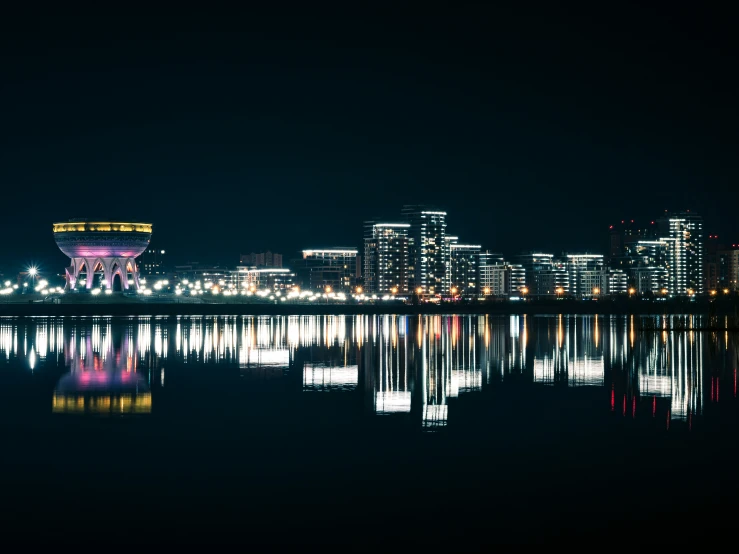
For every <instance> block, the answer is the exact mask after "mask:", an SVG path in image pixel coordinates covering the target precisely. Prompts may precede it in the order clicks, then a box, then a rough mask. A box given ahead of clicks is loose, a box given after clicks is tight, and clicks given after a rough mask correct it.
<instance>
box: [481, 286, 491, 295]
mask: <svg viewBox="0 0 739 554" xmlns="http://www.w3.org/2000/svg"><path fill="white" fill-rule="evenodd" d="M483 293H484V294H486V295H488V294H490V287H485V288H484V289H483Z"/></svg>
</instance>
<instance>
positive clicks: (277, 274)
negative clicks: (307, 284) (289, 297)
mask: <svg viewBox="0 0 739 554" xmlns="http://www.w3.org/2000/svg"><path fill="white" fill-rule="evenodd" d="M219 284H220V283H219ZM227 284H228V285H231V288H232V289H235V290H237V291H250V290H253V289H256V290H265V289H268V290H272V291H282V290H288V289H292V288H293V286H295V274H294V273H293V272H292V271H290V269H288V268H286V267H259V268H256V267H244V266H238V267H237V268H236V270H235V271H231V272H230V280H229V281H228V283H227Z"/></svg>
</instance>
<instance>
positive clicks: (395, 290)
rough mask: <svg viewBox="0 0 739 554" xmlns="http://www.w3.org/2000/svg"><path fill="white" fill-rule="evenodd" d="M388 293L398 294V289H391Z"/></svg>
mask: <svg viewBox="0 0 739 554" xmlns="http://www.w3.org/2000/svg"><path fill="white" fill-rule="evenodd" d="M390 292H392V293H393V294H398V287H393V288H391V289H390Z"/></svg>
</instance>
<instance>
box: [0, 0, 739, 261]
mask: <svg viewBox="0 0 739 554" xmlns="http://www.w3.org/2000/svg"><path fill="white" fill-rule="evenodd" d="M450 6H454V8H452V7H447V8H444V7H438V8H434V9H431V8H429V7H427V8H425V9H419V10H415V11H411V10H407V11H406V10H398V9H393V10H390V11H384V12H383V11H381V10H379V9H378V10H375V11H372V10H369V11H365V12H362V13H339V12H335V11H333V12H326V13H318V12H298V11H294V10H291V9H290V7H289V5H286V6H283V8H282V9H281V11H280V13H273V14H268V13H264V12H253V13H248V12H241V13H232V14H229V15H228V16H223V17H221V18H216V17H208V16H205V15H203V14H195V15H192V16H191V17H190V16H185V15H178V14H176V13H173V14H169V15H168V16H167V17H158V16H151V17H146V18H145V17H136V18H127V17H125V16H121V15H117V16H115V17H104V16H102V15H101V16H98V17H89V16H88V17H85V18H74V17H71V16H56V17H54V18H53V19H52V18H50V19H49V20H48V21H45V20H40V19H38V18H28V17H22V18H18V19H17V20H6V21H5V22H4V25H5V27H4V28H3V32H2V33H0V64H1V65H0V67H1V71H0V102H1V105H2V108H1V109H0V129H2V133H0V141H2V142H1V144H0V189H2V194H1V199H0V206H2V210H1V212H0V237H2V239H1V240H0V269H1V268H5V269H6V271H14V270H15V269H16V266H20V265H22V264H25V263H27V262H29V261H39V262H41V263H45V264H51V265H59V269H60V270H61V268H62V267H63V265H64V258H63V256H62V254H61V253H59V252H58V250H57V249H56V247H55V245H54V242H53V239H52V235H51V223H52V222H53V221H57V220H60V221H62V220H66V219H69V218H72V217H88V218H108V217H112V218H123V219H136V220H140V221H151V222H153V223H154V224H155V232H154V236H153V243H155V244H156V245H157V246H158V247H160V248H166V249H167V250H168V251H169V252H170V254H171V256H172V259H173V260H183V261H184V260H201V261H211V262H220V263H223V264H235V263H236V262H237V261H238V256H239V254H240V253H241V252H250V251H259V250H261V249H271V250H273V251H277V252H283V253H285V254H286V255H287V256H289V255H291V254H292V253H293V252H295V251H297V250H300V249H302V248H307V247H315V246H323V245H334V244H335V245H357V246H359V245H360V244H361V240H362V222H363V221H364V220H365V219H369V218H371V217H373V216H375V215H384V216H385V217H387V218H388V219H390V218H393V217H397V215H398V214H399V212H400V208H401V206H402V204H404V203H408V202H419V201H426V202H431V203H435V204H437V205H440V206H441V207H443V208H445V209H446V210H447V211H448V214H449V215H448V224H449V228H448V230H449V232H450V233H452V234H457V235H459V236H460V238H461V239H462V240H463V241H465V242H473V243H481V244H482V245H483V246H484V247H486V248H489V249H492V250H496V251H503V252H505V253H508V254H514V253H516V252H518V251H519V250H522V249H534V248H535V249H545V250H551V251H555V252H557V251H561V250H565V249H570V250H583V251H584V250H591V251H603V252H605V250H606V244H607V230H608V225H609V224H610V223H612V222H614V221H616V220H620V219H623V218H625V217H626V218H635V219H644V220H648V219H654V218H655V217H656V216H657V215H658V214H659V213H661V212H663V211H664V210H665V209H691V210H692V211H696V212H699V213H701V214H703V215H704V217H705V219H706V230H707V232H714V233H720V234H724V235H725V236H727V237H728V241H729V242H731V241H732V240H733V241H737V240H739V222H738V219H737V206H738V205H739V204H738V203H737V200H739V194H737V178H738V177H739V164H738V163H737V161H738V159H737V146H738V145H737V142H738V141H737V129H738V128H739V114H738V113H737V99H739V86H738V85H737V80H736V71H737V68H736V60H737V54H738V52H737V48H736V44H735V43H734V42H733V39H732V37H733V35H734V34H735V28H734V27H735V25H734V20H733V19H732V18H730V17H729V16H728V15H727V14H706V13H698V12H683V13H677V12H672V13H670V14H665V13H661V14H659V13H657V12H654V13H651V12H649V10H645V9H643V8H640V9H639V11H638V12H633V13H629V14H626V13H624V14H619V13H616V12H614V13H601V14H599V15H598V16H597V17H596V16H595V15H594V16H592V17H588V18H585V17H566V16H565V15H564V14H562V13H557V12H551V13H537V15H533V14H532V13H529V14H509V13H504V12H500V11H496V10H492V9H489V8H487V9H486V8H481V7H474V6H467V7H465V6H464V5H463V4H460V3H454V4H451V5H450ZM39 12H41V10H39ZM530 12H533V13H536V12H535V10H533V9H531V10H530Z"/></svg>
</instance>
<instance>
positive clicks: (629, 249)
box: [609, 219, 657, 270]
mask: <svg viewBox="0 0 739 554" xmlns="http://www.w3.org/2000/svg"><path fill="white" fill-rule="evenodd" d="M609 229H610V254H609V255H610V260H611V266H612V267H614V268H618V269H624V270H627V269H629V268H630V267H631V266H632V265H634V263H635V258H634V255H635V249H636V244H637V243H638V242H639V241H644V240H652V239H654V238H656V233H657V225H656V222H654V221H651V222H649V224H648V225H638V224H635V223H634V220H633V219H624V220H622V221H621V222H620V223H617V224H615V225H611V226H610V228H609Z"/></svg>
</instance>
